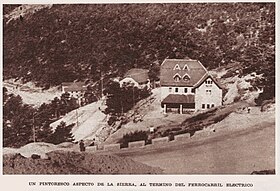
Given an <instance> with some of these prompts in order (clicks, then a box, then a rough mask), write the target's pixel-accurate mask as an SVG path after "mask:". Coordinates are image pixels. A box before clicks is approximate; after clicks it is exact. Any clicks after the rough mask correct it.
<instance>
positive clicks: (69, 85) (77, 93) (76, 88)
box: [61, 82, 87, 105]
mask: <svg viewBox="0 0 280 191" xmlns="http://www.w3.org/2000/svg"><path fill="white" fill-rule="evenodd" d="M61 90H62V93H69V95H70V97H74V98H76V99H78V100H77V101H78V104H79V105H81V103H82V101H83V96H84V93H85V92H86V90H87V86H86V84H85V83H84V82H64V83H62V84H61Z"/></svg>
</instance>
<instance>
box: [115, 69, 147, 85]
mask: <svg viewBox="0 0 280 191" xmlns="http://www.w3.org/2000/svg"><path fill="white" fill-rule="evenodd" d="M148 73H149V70H147V69H140V68H133V69H130V70H129V71H127V72H126V73H125V75H124V78H123V79H122V80H121V81H120V86H123V85H124V84H130V85H133V86H136V87H138V88H144V87H146V86H148V87H149V86H150V85H149V84H150V80H149V76H148Z"/></svg>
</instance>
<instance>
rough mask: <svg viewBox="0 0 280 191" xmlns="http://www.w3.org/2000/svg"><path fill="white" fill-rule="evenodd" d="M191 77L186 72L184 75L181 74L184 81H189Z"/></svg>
mask: <svg viewBox="0 0 280 191" xmlns="http://www.w3.org/2000/svg"><path fill="white" fill-rule="evenodd" d="M190 79H191V77H190V76H189V75H188V74H185V75H184V76H183V80H184V81H189V80H190Z"/></svg>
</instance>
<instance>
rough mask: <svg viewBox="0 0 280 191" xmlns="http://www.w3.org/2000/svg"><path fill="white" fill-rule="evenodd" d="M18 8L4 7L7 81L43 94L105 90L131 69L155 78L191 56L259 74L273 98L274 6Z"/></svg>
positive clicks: (211, 64)
mask: <svg viewBox="0 0 280 191" xmlns="http://www.w3.org/2000/svg"><path fill="white" fill-rule="evenodd" d="M15 7H16V8H15V9H14V10H13V9H12V8H13V6H10V5H4V10H5V15H4V40H3V45H4V48H3V50H4V70H3V71H4V79H9V78H15V79H21V80H23V81H24V82H28V81H32V82H36V85H38V86H43V87H47V88H48V87H50V86H54V85H59V84H60V83H61V82H66V81H74V80H86V79H88V80H92V81H94V82H96V81H98V80H99V79H100V78H101V76H103V77H104V78H105V82H106V79H109V78H110V77H113V76H122V75H123V74H124V72H126V71H127V70H128V69H130V68H132V67H140V68H147V69H150V70H154V69H155V68H156V67H157V63H161V62H162V61H163V60H164V59H165V58H184V57H186V56H188V57H190V58H193V59H198V60H200V61H201V62H202V63H203V64H204V65H205V66H206V67H207V68H216V67H219V66H223V65H228V64H231V63H236V64H237V65H238V68H239V69H240V71H241V73H240V75H243V74H248V73H251V72H253V71H254V72H256V73H257V74H258V75H259V74H263V76H264V78H265V80H260V81H259V82H258V85H259V86H265V91H266V92H267V94H268V95H266V96H265V97H268V98H270V97H273V95H274V91H273V90H274V87H275V86H273V84H275V66H274V63H275V30H274V29H275V5H274V3H219V4H215V3H199V4H195V3H185V4H98V5H97V4H96V5H95V4H91V5H79V4H76V5H52V6H51V5H50V6H45V7H44V6H40V5H38V7H32V6H22V8H21V9H20V7H17V6H15ZM20 15H21V16H20ZM11 18H12V19H11ZM152 72H153V71H152ZM152 72H151V73H152ZM153 78H156V76H153ZM97 85H98V83H97Z"/></svg>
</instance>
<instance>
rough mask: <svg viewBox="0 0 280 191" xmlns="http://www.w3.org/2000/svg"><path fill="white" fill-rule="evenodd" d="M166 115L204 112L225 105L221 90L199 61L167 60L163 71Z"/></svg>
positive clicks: (161, 71) (162, 84)
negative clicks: (169, 112)
mask: <svg viewBox="0 0 280 191" xmlns="http://www.w3.org/2000/svg"><path fill="white" fill-rule="evenodd" d="M160 85H161V106H162V108H163V110H164V112H165V113H166V112H168V111H176V112H178V113H184V112H187V111H198V110H205V109H209V108H212V107H216V106H220V105H222V88H221V86H220V85H219V84H218V82H217V81H216V80H215V79H214V78H213V77H212V76H211V75H210V74H209V73H208V71H207V70H206V68H205V67H204V66H203V65H202V64H201V63H200V62H199V61H197V60H191V59H165V60H164V61H163V63H162V64H161V68H160Z"/></svg>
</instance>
